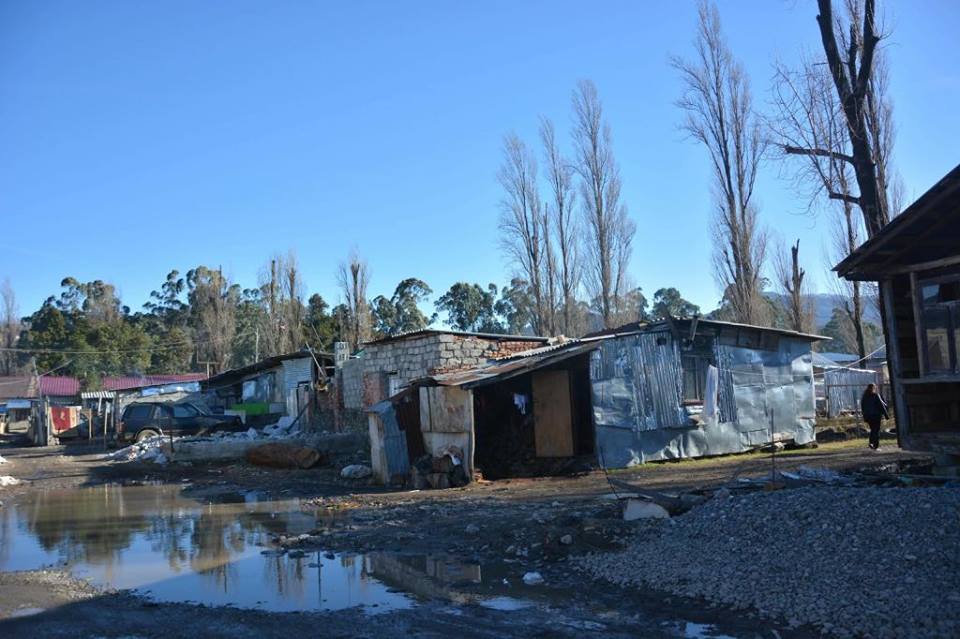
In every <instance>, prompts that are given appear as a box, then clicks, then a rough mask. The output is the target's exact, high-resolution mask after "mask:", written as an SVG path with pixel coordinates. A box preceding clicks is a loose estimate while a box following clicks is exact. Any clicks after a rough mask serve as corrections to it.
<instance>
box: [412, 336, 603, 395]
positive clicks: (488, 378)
mask: <svg viewBox="0 0 960 639" xmlns="http://www.w3.org/2000/svg"><path fill="white" fill-rule="evenodd" d="M599 346H600V343H599V342H598V341H590V342H580V341H578V342H573V343H568V344H563V345H558V346H546V347H544V348H538V349H533V350H530V351H526V352H525V353H521V354H519V355H518V356H516V357H511V358H509V359H502V360H497V361H495V362H493V363H491V364H486V365H483V366H477V367H475V368H469V369H464V370H457V371H451V372H449V373H438V374H436V375H432V376H430V377H427V378H424V379H421V380H416V381H415V382H414V383H415V384H419V385H421V386H457V387H460V388H464V389H470V388H477V387H479V386H487V385H489V384H496V383H498V382H502V381H504V380H507V379H510V378H511V377H516V376H518V375H523V374H525V373H529V372H532V371H535V370H538V369H541V368H545V367H547V366H552V365H553V364H556V363H558V362H562V361H564V360H567V359H570V358H573V357H578V356H580V355H585V354H587V353H589V352H590V351H592V350H594V349H596V348H598V347H599Z"/></svg>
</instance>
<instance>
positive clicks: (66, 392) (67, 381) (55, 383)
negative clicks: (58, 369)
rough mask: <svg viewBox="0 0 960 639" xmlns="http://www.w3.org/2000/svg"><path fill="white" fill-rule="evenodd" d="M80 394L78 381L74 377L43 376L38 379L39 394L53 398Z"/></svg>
mask: <svg viewBox="0 0 960 639" xmlns="http://www.w3.org/2000/svg"><path fill="white" fill-rule="evenodd" d="M79 392H80V380H79V379H77V378H76V377H56V376H52V375H44V376H42V377H41V378H40V393H41V394H43V395H53V396H54V397H72V396H74V395H76V394H77V393H79Z"/></svg>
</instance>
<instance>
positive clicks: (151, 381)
mask: <svg viewBox="0 0 960 639" xmlns="http://www.w3.org/2000/svg"><path fill="white" fill-rule="evenodd" d="M206 378H207V376H206V375H205V374H203V373H183V374H180V375H140V376H126V377H104V378H103V380H102V381H103V390H110V391H113V390H124V389H127V388H139V387H141V386H156V385H159V384H176V383H178V382H199V381H200V380H203V379H206Z"/></svg>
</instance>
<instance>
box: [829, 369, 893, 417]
mask: <svg viewBox="0 0 960 639" xmlns="http://www.w3.org/2000/svg"><path fill="white" fill-rule="evenodd" d="M867 384H877V385H878V386H879V384H880V373H877V372H876V371H870V370H865V369H860V368H834V369H830V370H828V371H825V372H824V374H823V387H824V389H823V390H824V395H826V400H827V402H826V403H827V416H828V417H837V416H838V415H843V414H845V413H846V414H849V413H859V412H860V397H861V396H862V395H863V391H864V389H865V388H866V387H867Z"/></svg>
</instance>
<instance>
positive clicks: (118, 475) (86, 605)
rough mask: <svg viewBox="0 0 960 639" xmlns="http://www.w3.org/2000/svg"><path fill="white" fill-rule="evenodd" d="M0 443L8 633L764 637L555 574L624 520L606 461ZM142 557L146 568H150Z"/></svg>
mask: <svg viewBox="0 0 960 639" xmlns="http://www.w3.org/2000/svg"><path fill="white" fill-rule="evenodd" d="M0 454H2V455H3V456H4V457H5V458H6V459H7V460H8V463H6V464H4V465H3V466H2V467H0V474H3V475H11V476H14V477H17V478H18V479H20V480H23V483H21V484H19V485H16V486H10V487H7V488H3V489H0V500H3V501H4V502H5V505H4V507H3V508H0V516H2V517H3V519H0V522H2V523H4V526H3V527H2V528H0V535H3V537H0V570H11V569H10V568H5V567H4V565H5V564H4V563H3V562H4V561H5V560H6V561H7V563H8V564H9V565H14V566H16V568H14V570H20V569H23V570H24V571H22V572H3V573H0V592H2V593H3V595H2V596H0V636H4V637H19V636H24V637H36V636H62V637H81V636H82V637H90V636H105V637H114V636H131V635H133V636H143V637H174V636H216V637H231V638H235V637H238V636H241V637H242V636H258V637H262V636H283V637H290V636H296V635H297V634H300V633H307V632H309V633H311V634H316V631H317V628H318V627H322V628H323V629H324V634H325V636H371V637H373V636H377V637H400V636H404V637H409V636H426V637H433V636H436V637H440V636H444V637H449V636H450V635H452V634H456V635H459V636H463V637H494V636H541V637H567V636H570V637H573V636H577V637H580V636H585V635H586V636H589V635H590V634H596V635H597V636H601V635H602V636H614V637H615V636H664V637H686V636H724V635H726V636H737V637H759V636H764V637H772V636H774V634H773V633H772V632H771V624H770V623H769V622H768V621H761V620H760V619H758V618H755V617H753V616H752V615H751V613H743V612H733V611H727V610H723V609H720V608H709V607H706V606H704V605H703V604H702V603H700V602H697V601H691V600H685V599H680V598H677V597H668V596H665V595H663V594H659V593H656V592H653V591H646V590H640V589H637V588H630V589H622V588H616V587H613V586H610V585H609V584H602V583H600V582H584V580H583V577H582V575H580V574H577V573H574V572H573V571H571V570H569V569H568V568H567V566H566V562H567V560H568V559H569V558H570V557H573V556H578V555H582V554H584V553H587V552H593V551H597V550H609V549H616V548H620V547H623V545H624V544H625V543H626V540H627V539H628V538H629V537H630V535H631V524H630V523H629V522H624V521H623V520H622V518H621V517H620V512H619V506H618V504H617V502H616V500H614V499H611V498H608V497H609V494H610V493H612V492H613V491H612V489H611V486H610V484H609V483H608V481H607V477H606V475H604V474H603V473H591V474H588V475H585V476H581V477H573V478H550V479H537V480H512V481H500V482H492V483H482V484H476V485H471V486H469V487H467V488H463V489H452V490H446V491H423V492H410V491H402V492H389V491H385V490H382V489H377V488H373V487H370V486H368V485H366V483H365V482H347V481H344V480H340V479H339V478H338V476H337V473H336V469H334V468H329V469H316V470H290V471H281V470H265V469H260V468H255V467H251V466H248V465H246V464H219V465H191V466H184V465H180V464H178V465H170V466H166V467H157V466H154V465H152V464H135V463H130V464H108V463H105V462H103V461H102V460H101V459H100V454H101V453H100V451H92V450H87V449H84V448H82V447H80V448H68V449H60V448H49V449H31V448H11V447H5V448H0ZM910 458H911V456H910V455H907V454H905V453H902V452H901V451H899V450H898V449H896V447H895V446H893V445H892V444H886V445H885V447H884V449H883V450H881V451H880V452H872V451H869V450H867V449H866V446H865V443H864V442H862V441H859V440H857V441H854V442H846V443H838V444H831V445H826V446H821V447H820V448H818V449H812V450H802V451H792V452H789V453H787V454H783V455H778V459H777V462H776V463H777V466H778V468H780V469H796V468H798V467H799V466H802V465H806V466H815V467H819V468H831V469H836V470H844V469H851V468H861V467H864V466H865V465H870V466H882V465H884V464H894V463H900V462H902V461H903V460H906V459H910ZM770 464H771V460H770V457H769V456H767V455H759V454H755V455H741V456H733V457H727V458H720V459H715V460H698V461H688V462H680V463H664V464H656V465H653V464H651V465H647V466H643V467H640V468H637V469H631V470H627V471H618V472H616V473H614V476H615V478H616V479H618V480H622V481H626V482H630V483H633V484H636V485H638V486H643V487H645V488H651V489H656V490H661V491H665V490H677V489H681V488H688V487H708V486H718V485H721V484H723V483H725V482H728V481H730V480H731V479H732V478H733V477H735V476H739V477H744V476H758V475H760V474H762V473H765V472H769V470H770ZM304 517H306V519H304ZM301 535H302V536H303V537H302V538H301ZM5 548H6V549H7V552H6V555H5V551H4V549H5ZM34 557H35V558H36V559H33V558H34ZM157 559H160V560H161V561H159V562H157V561H156V560H157ZM31 561H33V562H34V563H35V564H36V565H31V563H30V562H31ZM18 562H19V563H18ZM138 562H139V563H140V564H141V568H140V569H139V571H133V570H131V565H132V564H137V563H138ZM143 565H149V566H154V568H153V569H152V570H153V571H154V572H152V573H151V574H150V575H149V578H145V577H144V575H143V574H142V573H143V572H144V570H143V567H142V566H143ZM41 566H46V567H47V570H45V571H40V572H38V571H36V570H32V571H31V570H29V569H36V568H40V567H41ZM171 566H173V567H174V569H173V570H172V569H171ZM531 573H537V574H538V575H539V578H537V577H529V575H530V574H531ZM75 574H80V575H82V576H85V577H87V578H91V579H92V580H93V581H94V582H95V583H97V584H98V585H97V587H94V586H91V585H89V584H88V583H86V582H83V581H78V580H77V579H75V578H74V576H72V575H75ZM310 575H314V576H312V577H311V576H310ZM525 576H528V579H527V581H530V582H531V583H529V584H528V583H525ZM137 579H140V581H137ZM538 579H542V582H543V583H533V582H536V581H538ZM211 584H214V585H216V586H217V588H211V587H210V585H211ZM278 584H279V585H278ZM358 584H359V585H358ZM127 588H133V590H127ZM218 588H219V590H218ZM251 591H252V592H251ZM224 592H226V594H225V595H224ZM218 593H219V594H218ZM291 593H293V594H291ZM345 593H346V595H345ZM371 593H372V594H371ZM344 596H347V601H345V602H341V601H340V600H341V599H343V597H344ZM244 597H253V598H252V599H250V601H251V602H252V603H251V604H250V605H249V606H247V605H245V604H243V601H245V599H244ZM257 597H259V598H260V599H259V600H258V599H256V598H257ZM191 600H192V601H198V602H201V603H200V604H191V603H185V602H187V601H191ZM225 601H233V602H235V603H236V602H239V603H238V605H240V606H243V608H252V609H238V608H233V607H229V606H224V605H219V603H223V602H225ZM218 602H219V603H218ZM357 602H359V603H360V607H353V604H355V603H357ZM204 603H206V604H207V605H203V604H204ZM291 610H295V612H290V611H291ZM773 629H775V630H776V631H777V633H779V636H781V637H806V636H813V635H814V633H813V632H812V631H811V630H810V629H805V628H803V627H801V628H794V629H787V628H784V627H777V626H774V627H773Z"/></svg>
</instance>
